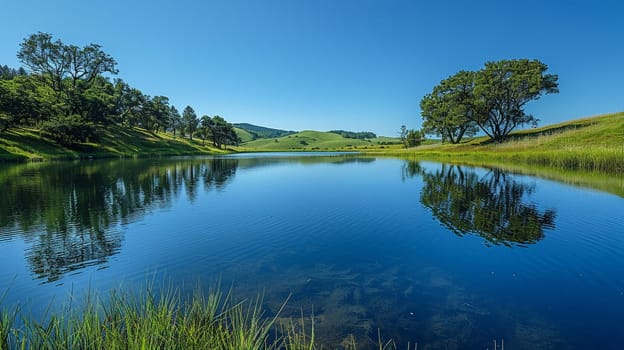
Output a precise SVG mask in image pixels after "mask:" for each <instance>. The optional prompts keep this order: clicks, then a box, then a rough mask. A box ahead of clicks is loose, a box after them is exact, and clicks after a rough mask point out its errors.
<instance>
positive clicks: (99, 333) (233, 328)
mask: <svg viewBox="0 0 624 350" xmlns="http://www.w3.org/2000/svg"><path fill="white" fill-rule="evenodd" d="M1 304H2V298H0V305H1ZM284 306H285V303H284V305H282V308H281V309H280V310H279V311H278V312H277V314H276V315H272V316H271V317H267V315H264V313H263V311H262V298H261V297H257V298H256V299H255V300H243V301H240V302H234V301H233V299H232V297H231V294H230V293H227V294H223V293H221V292H220V291H219V289H218V288H217V289H216V290H213V291H209V292H208V293H204V292H203V291H202V290H201V289H196V290H195V291H194V292H193V294H192V295H191V296H189V297H187V298H183V297H181V295H180V292H179V291H178V290H176V289H173V288H169V289H162V290H158V291H155V292H154V291H153V290H152V289H151V288H147V289H146V291H145V292H143V293H139V294H134V293H128V292H119V291H113V292H111V294H110V296H109V297H108V298H106V299H104V298H101V297H99V296H97V295H94V294H93V293H89V294H88V297H87V298H86V300H84V302H82V303H80V306H79V307H76V305H73V306H72V304H71V303H70V305H68V306H65V307H62V308H61V310H58V311H54V312H47V315H45V316H44V317H43V320H41V321H37V320H35V319H34V318H33V317H29V316H23V315H20V310H21V309H20V308H19V307H17V308H13V309H6V308H4V307H3V308H2V309H0V350H8V349H30V350H39V349H69V350H73V349H81V350H82V349H95V350H100V349H102V350H104V349H106V350H115V349H137V350H143V349H174V350H175V349H185V350H188V349H215V350H218V349H223V350H255V349H266V350H272V349H275V350H277V349H280V350H281V349H283V350H315V349H323V347H322V346H320V345H317V344H316V339H315V334H314V317H311V322H309V323H307V322H306V321H307V320H306V319H304V317H303V315H302V316H301V319H300V320H292V319H278V316H279V313H280V312H281V311H282V309H283V307H284ZM306 324H311V327H309V328H306V326H305V325H306ZM377 346H378V347H379V349H395V346H394V343H392V342H382V341H381V340H379V343H378V345H377ZM377 346H376V348H377ZM345 348H346V349H353V350H354V349H356V344H355V342H352V343H350V344H346V345H345Z"/></svg>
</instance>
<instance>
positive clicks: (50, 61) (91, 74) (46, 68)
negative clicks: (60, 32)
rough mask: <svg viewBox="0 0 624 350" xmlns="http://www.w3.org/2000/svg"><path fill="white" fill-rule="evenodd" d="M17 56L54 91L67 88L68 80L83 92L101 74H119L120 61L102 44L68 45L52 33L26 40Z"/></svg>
mask: <svg viewBox="0 0 624 350" xmlns="http://www.w3.org/2000/svg"><path fill="white" fill-rule="evenodd" d="M17 57H18V58H19V59H20V60H21V61H22V63H24V65H26V67H28V68H30V70H31V71H32V72H33V73H34V74H36V75H38V76H39V77H41V78H43V80H44V81H45V82H46V83H47V84H48V85H49V86H50V87H51V88H52V89H54V90H55V91H62V90H64V89H65V88H66V86H65V84H63V80H64V79H65V78H69V86H70V87H71V88H72V89H79V90H82V91H84V90H85V89H87V88H89V87H90V86H91V84H93V82H94V81H95V79H96V78H97V77H98V76H99V75H101V74H104V73H110V74H117V69H116V68H115V65H116V64H117V62H115V60H114V59H113V58H112V57H111V56H110V55H108V54H107V53H105V52H104V51H102V49H101V46H100V45H97V44H89V45H87V46H85V47H82V48H80V47H78V46H75V45H65V44H64V43H63V42H62V41H61V40H60V39H57V40H56V41H53V40H52V34H49V33H42V32H38V33H36V34H31V35H30V36H29V37H28V38H26V39H24V42H22V43H21V44H20V50H19V52H18V53H17Z"/></svg>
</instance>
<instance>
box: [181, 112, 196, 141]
mask: <svg viewBox="0 0 624 350" xmlns="http://www.w3.org/2000/svg"><path fill="white" fill-rule="evenodd" d="M182 124H183V125H184V128H185V129H186V131H187V132H188V135H189V138H190V139H191V140H192V139H193V133H194V132H195V130H196V129H197V125H198V124H199V119H197V114H195V110H194V109H193V107H191V106H186V107H185V108H184V111H183V112H182Z"/></svg>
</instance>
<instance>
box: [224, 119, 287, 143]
mask: <svg viewBox="0 0 624 350" xmlns="http://www.w3.org/2000/svg"><path fill="white" fill-rule="evenodd" d="M232 125H234V127H235V128H236V129H235V130H236V133H237V134H238V136H239V137H240V138H241V139H242V140H243V142H247V141H245V140H247V139H249V138H250V137H251V140H255V139H267V138H272V137H281V136H286V135H291V134H294V133H295V131H287V130H280V129H273V128H267V127H264V126H258V125H253V124H249V123H234V124H232Z"/></svg>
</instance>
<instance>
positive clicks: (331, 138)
mask: <svg viewBox="0 0 624 350" xmlns="http://www.w3.org/2000/svg"><path fill="white" fill-rule="evenodd" d="M388 147H402V146H401V145H400V140H399V139H398V138H392V137H376V138H373V139H364V140H360V139H351V138H345V137H342V136H341V135H338V134H335V133H332V132H321V131H312V130H306V131H301V132H298V133H295V134H291V135H286V136H281V137H273V138H267V139H257V140H254V141H250V142H246V143H244V144H242V145H241V148H242V149H244V150H259V151H292V150H299V151H312V150H322V151H329V150H356V149H381V148H388Z"/></svg>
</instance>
